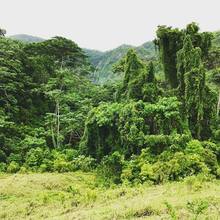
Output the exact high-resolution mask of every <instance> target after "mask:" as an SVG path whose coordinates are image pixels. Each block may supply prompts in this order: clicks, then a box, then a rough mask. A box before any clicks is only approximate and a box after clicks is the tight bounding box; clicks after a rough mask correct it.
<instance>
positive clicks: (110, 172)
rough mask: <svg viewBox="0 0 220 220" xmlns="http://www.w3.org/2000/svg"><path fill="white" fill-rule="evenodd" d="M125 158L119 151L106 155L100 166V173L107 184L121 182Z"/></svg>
mask: <svg viewBox="0 0 220 220" xmlns="http://www.w3.org/2000/svg"><path fill="white" fill-rule="evenodd" d="M123 162H124V158H123V156H122V155H121V154H120V153H119V152H117V151H116V152H114V153H113V154H111V155H109V156H105V157H104V158H103V159H102V161H101V163H100V165H99V166H98V175H99V176H100V177H101V178H102V180H103V181H104V183H105V184H109V183H111V182H113V183H116V184H118V183H120V182H121V174H122V167H123Z"/></svg>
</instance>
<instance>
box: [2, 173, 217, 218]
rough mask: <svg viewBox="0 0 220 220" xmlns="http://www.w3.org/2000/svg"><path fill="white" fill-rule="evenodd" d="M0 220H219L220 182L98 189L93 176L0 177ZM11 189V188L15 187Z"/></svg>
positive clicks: (190, 180)
mask: <svg viewBox="0 0 220 220" xmlns="http://www.w3.org/2000/svg"><path fill="white" fill-rule="evenodd" d="M0 180H1V181H0V219H13V220H16V219H19V220H20V219H24V220H25V219H32V220H35V219H36V220H39V219H48V220H50V219H57V220H62V219H63V220H67V219H78V220H80V219H82V220H87V219H96V220H101V219H103V220H104V219H105V220H108V219H109V220H110V219H152V220H153V219H182V220H188V219H201V220H203V219H218V217H219V208H220V206H219V204H220V184H219V180H218V181H217V180H215V181H207V180H206V181H204V180H203V179H201V178H199V177H197V178H196V177H188V178H186V179H185V180H184V181H181V182H174V183H166V184H163V185H158V186H153V185H151V186H150V185H147V184H145V185H136V186H134V187H131V186H128V185H127V186H126V185H121V186H117V187H112V188H108V189H106V188H103V187H98V186H97V185H96V181H95V175H94V174H93V173H82V172H75V173H64V174H57V173H44V174H40V173H39V174H14V175H6V174H1V175H0ZM11 186H13V187H11Z"/></svg>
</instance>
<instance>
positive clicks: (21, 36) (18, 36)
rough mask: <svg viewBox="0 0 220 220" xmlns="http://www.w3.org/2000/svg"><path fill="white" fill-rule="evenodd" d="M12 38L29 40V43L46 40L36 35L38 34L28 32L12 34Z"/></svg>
mask: <svg viewBox="0 0 220 220" xmlns="http://www.w3.org/2000/svg"><path fill="white" fill-rule="evenodd" d="M10 38H12V39H16V40H20V41H22V42H27V43H33V42H42V41H44V40H45V39H43V38H41V37H36V36H32V35H28V34H16V35H12V36H10Z"/></svg>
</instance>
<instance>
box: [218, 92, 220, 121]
mask: <svg viewBox="0 0 220 220" xmlns="http://www.w3.org/2000/svg"><path fill="white" fill-rule="evenodd" d="M219 109H220V89H219V95H218V104H217V118H218V117H219Z"/></svg>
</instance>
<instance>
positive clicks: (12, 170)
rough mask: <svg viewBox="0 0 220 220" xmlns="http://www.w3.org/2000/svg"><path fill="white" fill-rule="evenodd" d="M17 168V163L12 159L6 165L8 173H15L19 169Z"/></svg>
mask: <svg viewBox="0 0 220 220" xmlns="http://www.w3.org/2000/svg"><path fill="white" fill-rule="evenodd" d="M19 169H20V166H19V164H18V163H17V162H15V161H12V162H11V163H10V164H9V165H8V167H7V172H8V173H16V172H18V171H19Z"/></svg>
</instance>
